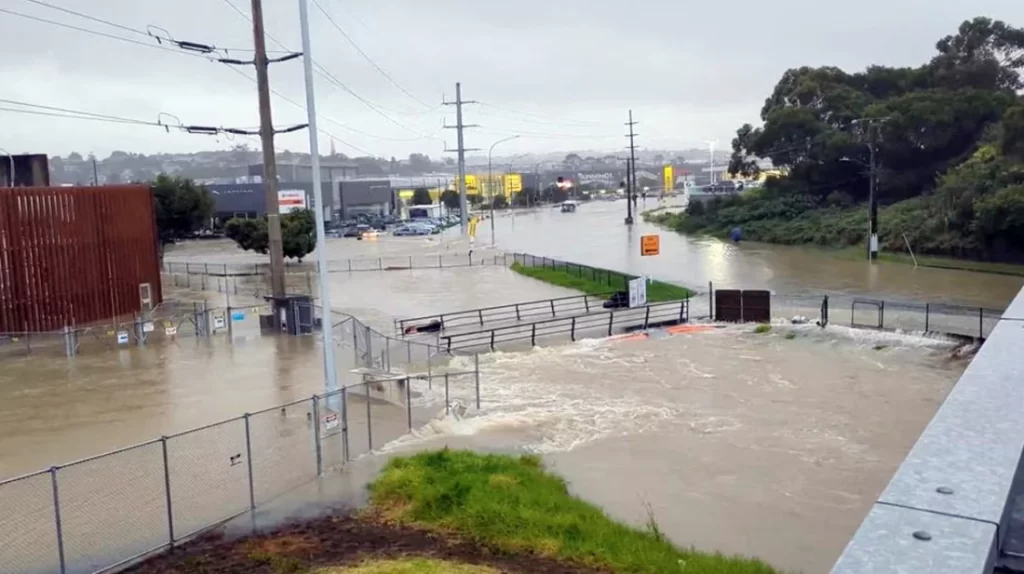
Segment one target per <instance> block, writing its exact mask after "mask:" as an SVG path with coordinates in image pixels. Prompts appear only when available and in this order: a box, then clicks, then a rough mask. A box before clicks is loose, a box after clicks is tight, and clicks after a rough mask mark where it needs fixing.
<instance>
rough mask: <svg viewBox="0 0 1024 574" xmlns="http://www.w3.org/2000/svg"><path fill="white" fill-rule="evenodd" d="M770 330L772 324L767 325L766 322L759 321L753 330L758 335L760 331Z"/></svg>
mask: <svg viewBox="0 0 1024 574" xmlns="http://www.w3.org/2000/svg"><path fill="white" fill-rule="evenodd" d="M771 330H772V326H771V325H769V324H768V323H761V324H760V325H758V326H757V327H754V332H755V333H757V334H759V335H760V334H762V333H767V332H768V331H771Z"/></svg>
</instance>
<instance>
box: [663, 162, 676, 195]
mask: <svg viewBox="0 0 1024 574" xmlns="http://www.w3.org/2000/svg"><path fill="white" fill-rule="evenodd" d="M661 176H662V185H664V186H665V191H671V190H673V189H675V187H676V176H675V173H674V170H673V168H672V166H671V165H666V166H665V169H664V170H662V174H661Z"/></svg>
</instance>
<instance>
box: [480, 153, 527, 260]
mask: <svg viewBox="0 0 1024 574" xmlns="http://www.w3.org/2000/svg"><path fill="white" fill-rule="evenodd" d="M517 139H519V136H517V135H516V136H509V137H507V138H504V139H500V140H498V141H496V142H494V143H492V144H491V149H489V150H487V187H489V188H490V190H491V247H494V173H493V170H492V169H491V167H492V166H491V154H492V153H494V146H496V145H498V144H500V143H505V142H510V141H512V140H517Z"/></svg>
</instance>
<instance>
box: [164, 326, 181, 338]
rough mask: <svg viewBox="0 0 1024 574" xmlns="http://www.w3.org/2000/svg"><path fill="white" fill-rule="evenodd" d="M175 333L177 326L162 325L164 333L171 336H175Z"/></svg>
mask: <svg viewBox="0 0 1024 574" xmlns="http://www.w3.org/2000/svg"><path fill="white" fill-rule="evenodd" d="M177 334H178V328H177V327H164V335H167V336H168V337H173V336H175V335H177Z"/></svg>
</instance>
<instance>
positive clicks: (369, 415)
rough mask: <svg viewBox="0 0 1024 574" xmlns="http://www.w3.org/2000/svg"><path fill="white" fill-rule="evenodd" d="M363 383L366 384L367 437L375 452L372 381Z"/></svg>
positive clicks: (371, 448) (371, 450)
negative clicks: (371, 404)
mask: <svg viewBox="0 0 1024 574" xmlns="http://www.w3.org/2000/svg"><path fill="white" fill-rule="evenodd" d="M363 384H365V385H366V437H367V439H368V440H369V443H370V452H373V415H372V409H371V408H370V382H369V381H367V382H366V383H363Z"/></svg>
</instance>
